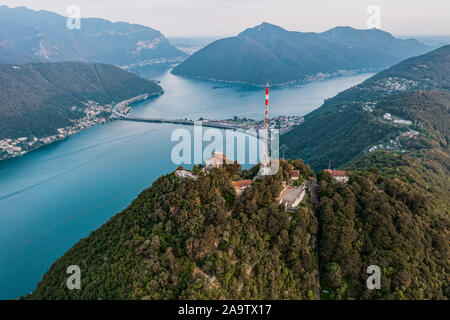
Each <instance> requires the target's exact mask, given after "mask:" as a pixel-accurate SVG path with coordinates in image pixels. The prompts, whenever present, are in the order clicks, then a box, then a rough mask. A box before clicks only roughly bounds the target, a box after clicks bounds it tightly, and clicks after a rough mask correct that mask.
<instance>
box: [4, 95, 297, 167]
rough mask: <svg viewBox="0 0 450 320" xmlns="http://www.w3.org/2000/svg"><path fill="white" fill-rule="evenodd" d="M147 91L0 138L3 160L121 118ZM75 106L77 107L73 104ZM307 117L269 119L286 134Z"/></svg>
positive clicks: (253, 125) (254, 125)
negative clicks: (53, 125) (59, 123)
mask: <svg viewBox="0 0 450 320" xmlns="http://www.w3.org/2000/svg"><path fill="white" fill-rule="evenodd" d="M148 97H149V95H148V94H143V95H140V96H137V97H134V98H132V99H128V100H125V101H122V102H119V103H117V104H115V105H113V104H107V105H99V104H98V103H97V102H95V101H88V102H86V103H84V106H85V107H84V108H80V110H83V111H84V112H85V115H84V116H83V117H82V118H79V119H74V120H71V121H72V123H73V124H72V125H70V126H66V127H62V128H59V129H57V133H56V134H54V135H50V136H45V137H36V136H31V137H18V138H7V139H3V140H0V161H1V160H6V159H11V158H15V157H19V156H22V155H24V154H26V153H28V152H30V151H32V150H36V149H37V148H39V147H42V146H44V145H47V144H50V143H53V142H57V141H61V140H64V139H66V138H68V137H70V136H72V135H74V134H77V133H79V132H80V131H82V130H84V129H88V128H90V127H93V126H96V125H100V124H105V123H107V122H109V121H112V120H116V119H119V118H118V117H117V116H118V115H119V116H122V117H123V116H128V115H129V114H130V113H131V112H132V108H131V107H130V105H131V104H132V103H134V102H137V101H142V100H145V99H148ZM73 108H76V107H73ZM199 120H202V121H205V122H208V123H211V124H222V125H225V126H230V127H233V128H238V129H242V130H256V131H257V130H259V129H262V128H263V127H264V120H259V121H257V120H253V119H247V118H240V117H237V116H235V117H234V118H232V119H225V120H206V119H202V118H200V119H199ZM303 121H304V118H303V117H300V116H278V117H274V118H271V119H269V127H270V128H277V129H279V130H280V134H283V133H286V132H288V131H289V130H291V129H292V128H293V127H294V126H296V125H299V124H301V123H303Z"/></svg>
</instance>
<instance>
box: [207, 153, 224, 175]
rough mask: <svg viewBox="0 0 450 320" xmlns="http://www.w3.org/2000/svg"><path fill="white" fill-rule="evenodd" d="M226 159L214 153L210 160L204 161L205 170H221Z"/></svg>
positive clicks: (220, 154) (222, 155)
mask: <svg viewBox="0 0 450 320" xmlns="http://www.w3.org/2000/svg"><path fill="white" fill-rule="evenodd" d="M226 161H227V157H226V156H225V155H224V154H223V153H222V152H220V151H214V152H213V153H212V155H211V158H208V159H206V160H205V168H206V169H207V170H209V169H211V168H222V166H223V164H224V163H226Z"/></svg>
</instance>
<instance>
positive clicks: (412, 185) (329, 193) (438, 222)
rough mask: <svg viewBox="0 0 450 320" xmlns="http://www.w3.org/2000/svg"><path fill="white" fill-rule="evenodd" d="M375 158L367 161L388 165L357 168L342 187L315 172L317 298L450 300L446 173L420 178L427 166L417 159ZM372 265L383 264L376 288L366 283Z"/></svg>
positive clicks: (376, 164)
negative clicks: (370, 287) (316, 189)
mask: <svg viewBox="0 0 450 320" xmlns="http://www.w3.org/2000/svg"><path fill="white" fill-rule="evenodd" d="M377 156H379V157H380V158H379V159H365V160H364V161H365V162H366V163H370V165H371V166H374V167H376V166H383V165H384V166H386V165H387V166H389V169H388V170H377V169H371V170H370V171H368V172H367V171H366V172H354V173H353V174H352V175H351V179H350V182H349V183H348V184H347V185H343V184H339V183H335V182H334V181H333V178H332V177H331V175H330V174H328V173H325V172H322V173H321V174H320V175H319V189H318V190H319V198H320V203H319V205H318V215H319V225H320V239H321V240H320V243H319V261H320V275H321V277H320V279H321V288H322V290H326V292H327V293H324V291H322V298H325V299H361V298H363V299H408V300H415V299H448V297H449V295H450V291H449V275H450V266H449V260H448V259H449V258H450V255H449V254H450V250H449V240H450V234H449V224H450V220H449V213H450V212H449V208H450V207H449V204H450V203H449V199H448V192H449V188H448V187H449V184H448V172H447V174H446V177H445V178H440V177H439V176H437V175H434V178H437V179H436V180H434V181H433V184H429V182H428V181H427V182H426V183H425V184H424V183H423V182H424V179H423V178H424V175H423V173H425V174H427V173H429V172H432V170H427V169H426V167H425V166H424V165H421V164H420V161H414V160H411V159H409V160H408V159H398V158H397V159H395V160H394V159H391V157H394V158H395V155H392V154H390V153H387V155H386V154H384V155H383V154H381V155H380V154H379V155H377ZM385 157H387V158H389V159H390V160H391V161H389V162H388V163H387V162H384V161H385V160H386V159H385ZM400 157H402V156H400ZM383 158H384V159H383ZM382 159H383V160H384V161H383V160H382ZM383 162H384V163H383ZM394 163H395V164H396V165H397V166H396V167H392V166H391V165H392V164H394ZM380 172H383V174H381V173H380ZM430 178H431V177H430ZM443 182H444V184H445V186H444V187H443V186H442V183H443ZM445 192H447V193H446V194H445ZM442 195H443V196H444V198H441V196H442ZM369 265H377V266H379V267H380V268H381V290H373V291H369V290H367V288H366V285H365V280H366V279H367V277H368V275H367V274H366V273H365V270H366V269H367V267H368V266H369Z"/></svg>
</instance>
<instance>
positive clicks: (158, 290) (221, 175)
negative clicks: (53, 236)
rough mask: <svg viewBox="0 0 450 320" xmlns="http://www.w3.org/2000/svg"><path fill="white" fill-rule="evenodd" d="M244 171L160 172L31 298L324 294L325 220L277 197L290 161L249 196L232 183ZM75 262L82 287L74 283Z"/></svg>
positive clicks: (306, 206) (233, 168) (299, 165)
mask: <svg viewBox="0 0 450 320" xmlns="http://www.w3.org/2000/svg"><path fill="white" fill-rule="evenodd" d="M291 163H292V165H293V166H294V167H295V168H297V169H299V170H300V173H301V175H302V176H303V178H304V179H307V178H308V176H310V175H311V174H312V171H311V170H310V169H309V168H308V167H307V166H305V165H304V164H303V162H302V161H301V160H297V161H294V162H291ZM238 169H239V167H238V165H228V166H226V168H225V169H213V170H212V171H211V172H210V174H209V175H205V174H204V173H200V171H199V168H196V169H194V173H196V174H200V177H199V179H198V180H197V181H191V180H189V179H183V180H179V178H178V177H176V176H175V175H174V174H169V175H166V176H163V177H161V178H159V179H158V180H157V181H155V182H154V183H153V185H152V186H151V187H150V188H149V189H147V190H145V191H143V192H142V193H141V194H140V195H139V197H138V198H137V199H136V200H135V201H133V203H132V204H131V205H130V206H129V207H128V208H127V209H125V210H124V211H123V212H121V213H119V214H117V215H116V216H114V217H113V218H111V219H110V221H108V222H107V223H106V224H105V225H104V226H102V227H101V228H100V229H98V230H97V231H94V232H93V233H92V234H91V235H90V236H89V237H88V238H85V239H82V240H81V241H80V242H79V243H77V244H76V245H75V246H74V247H73V248H72V249H71V250H69V251H68V252H67V253H66V254H64V256H63V257H61V258H60V259H58V260H57V261H56V262H55V263H54V264H53V265H52V267H51V268H50V270H49V271H48V272H47V273H46V274H45V275H44V277H43V279H42V281H41V282H40V283H39V285H38V287H37V289H36V290H35V291H34V292H33V294H32V295H30V296H29V297H28V298H31V299H61V298H64V299H208V298H209V299H211V298H215V299H314V298H315V295H316V289H317V288H318V281H317V279H318V278H317V267H316V266H317V261H316V258H315V248H316V233H317V220H316V218H315V216H314V213H313V211H312V208H311V206H310V204H308V203H307V202H305V203H302V204H301V205H300V207H299V208H298V209H297V210H296V211H295V212H293V213H287V212H285V210H284V207H283V206H282V205H279V204H278V202H277V201H276V200H275V198H277V197H278V195H279V193H280V191H281V189H282V185H281V182H282V181H283V180H288V179H289V169H288V164H287V163H286V162H284V161H282V162H281V169H280V171H279V172H278V174H276V175H274V176H270V177H266V178H264V179H263V180H257V181H256V182H254V183H253V184H252V186H251V188H249V189H248V190H246V191H245V192H244V194H243V195H242V196H240V197H236V194H235V191H234V189H233V187H232V184H231V181H232V179H233V178H234V179H237V178H238V176H237V172H238ZM251 172H254V170H253V171H251ZM251 172H245V171H244V172H241V174H242V175H243V177H246V178H248V177H249V175H250V176H251V175H252V173H251ZM73 264H75V265H79V266H80V268H81V272H82V287H83V289H82V290H72V291H70V290H67V288H66V279H67V273H66V269H67V267H68V266H69V265H73Z"/></svg>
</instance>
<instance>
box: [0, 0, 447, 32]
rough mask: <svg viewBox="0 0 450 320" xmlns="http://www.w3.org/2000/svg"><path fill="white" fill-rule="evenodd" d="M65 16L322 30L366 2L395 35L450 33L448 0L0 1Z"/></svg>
mask: <svg viewBox="0 0 450 320" xmlns="http://www.w3.org/2000/svg"><path fill="white" fill-rule="evenodd" d="M0 4H2V5H8V6H12V7H15V6H26V7H29V8H32V9H45V10H49V11H55V12H57V13H60V14H63V15H67V13H66V9H67V7H68V6H69V5H78V6H79V7H80V8H81V15H82V17H99V18H105V19H109V20H112V21H126V22H132V23H139V24H143V25H146V26H149V27H152V28H155V29H158V30H159V31H161V32H162V33H163V34H164V35H166V36H168V37H175V36H188V37H190V36H230V35H235V34H237V33H239V32H241V31H242V30H244V29H245V28H248V27H252V26H255V25H258V24H260V23H261V22H263V21H267V22H270V23H274V24H277V25H280V26H282V27H284V28H286V29H288V30H296V31H316V32H317V31H324V30H327V29H329V28H332V27H334V26H337V25H347V26H352V27H356V28H364V29H365V28H366V21H367V19H368V14H367V13H366V10H367V8H368V7H369V6H370V5H378V6H379V7H380V9H381V28H382V29H383V30H386V31H389V32H391V33H393V34H395V35H449V34H450V0H369V1H366V0H0Z"/></svg>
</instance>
